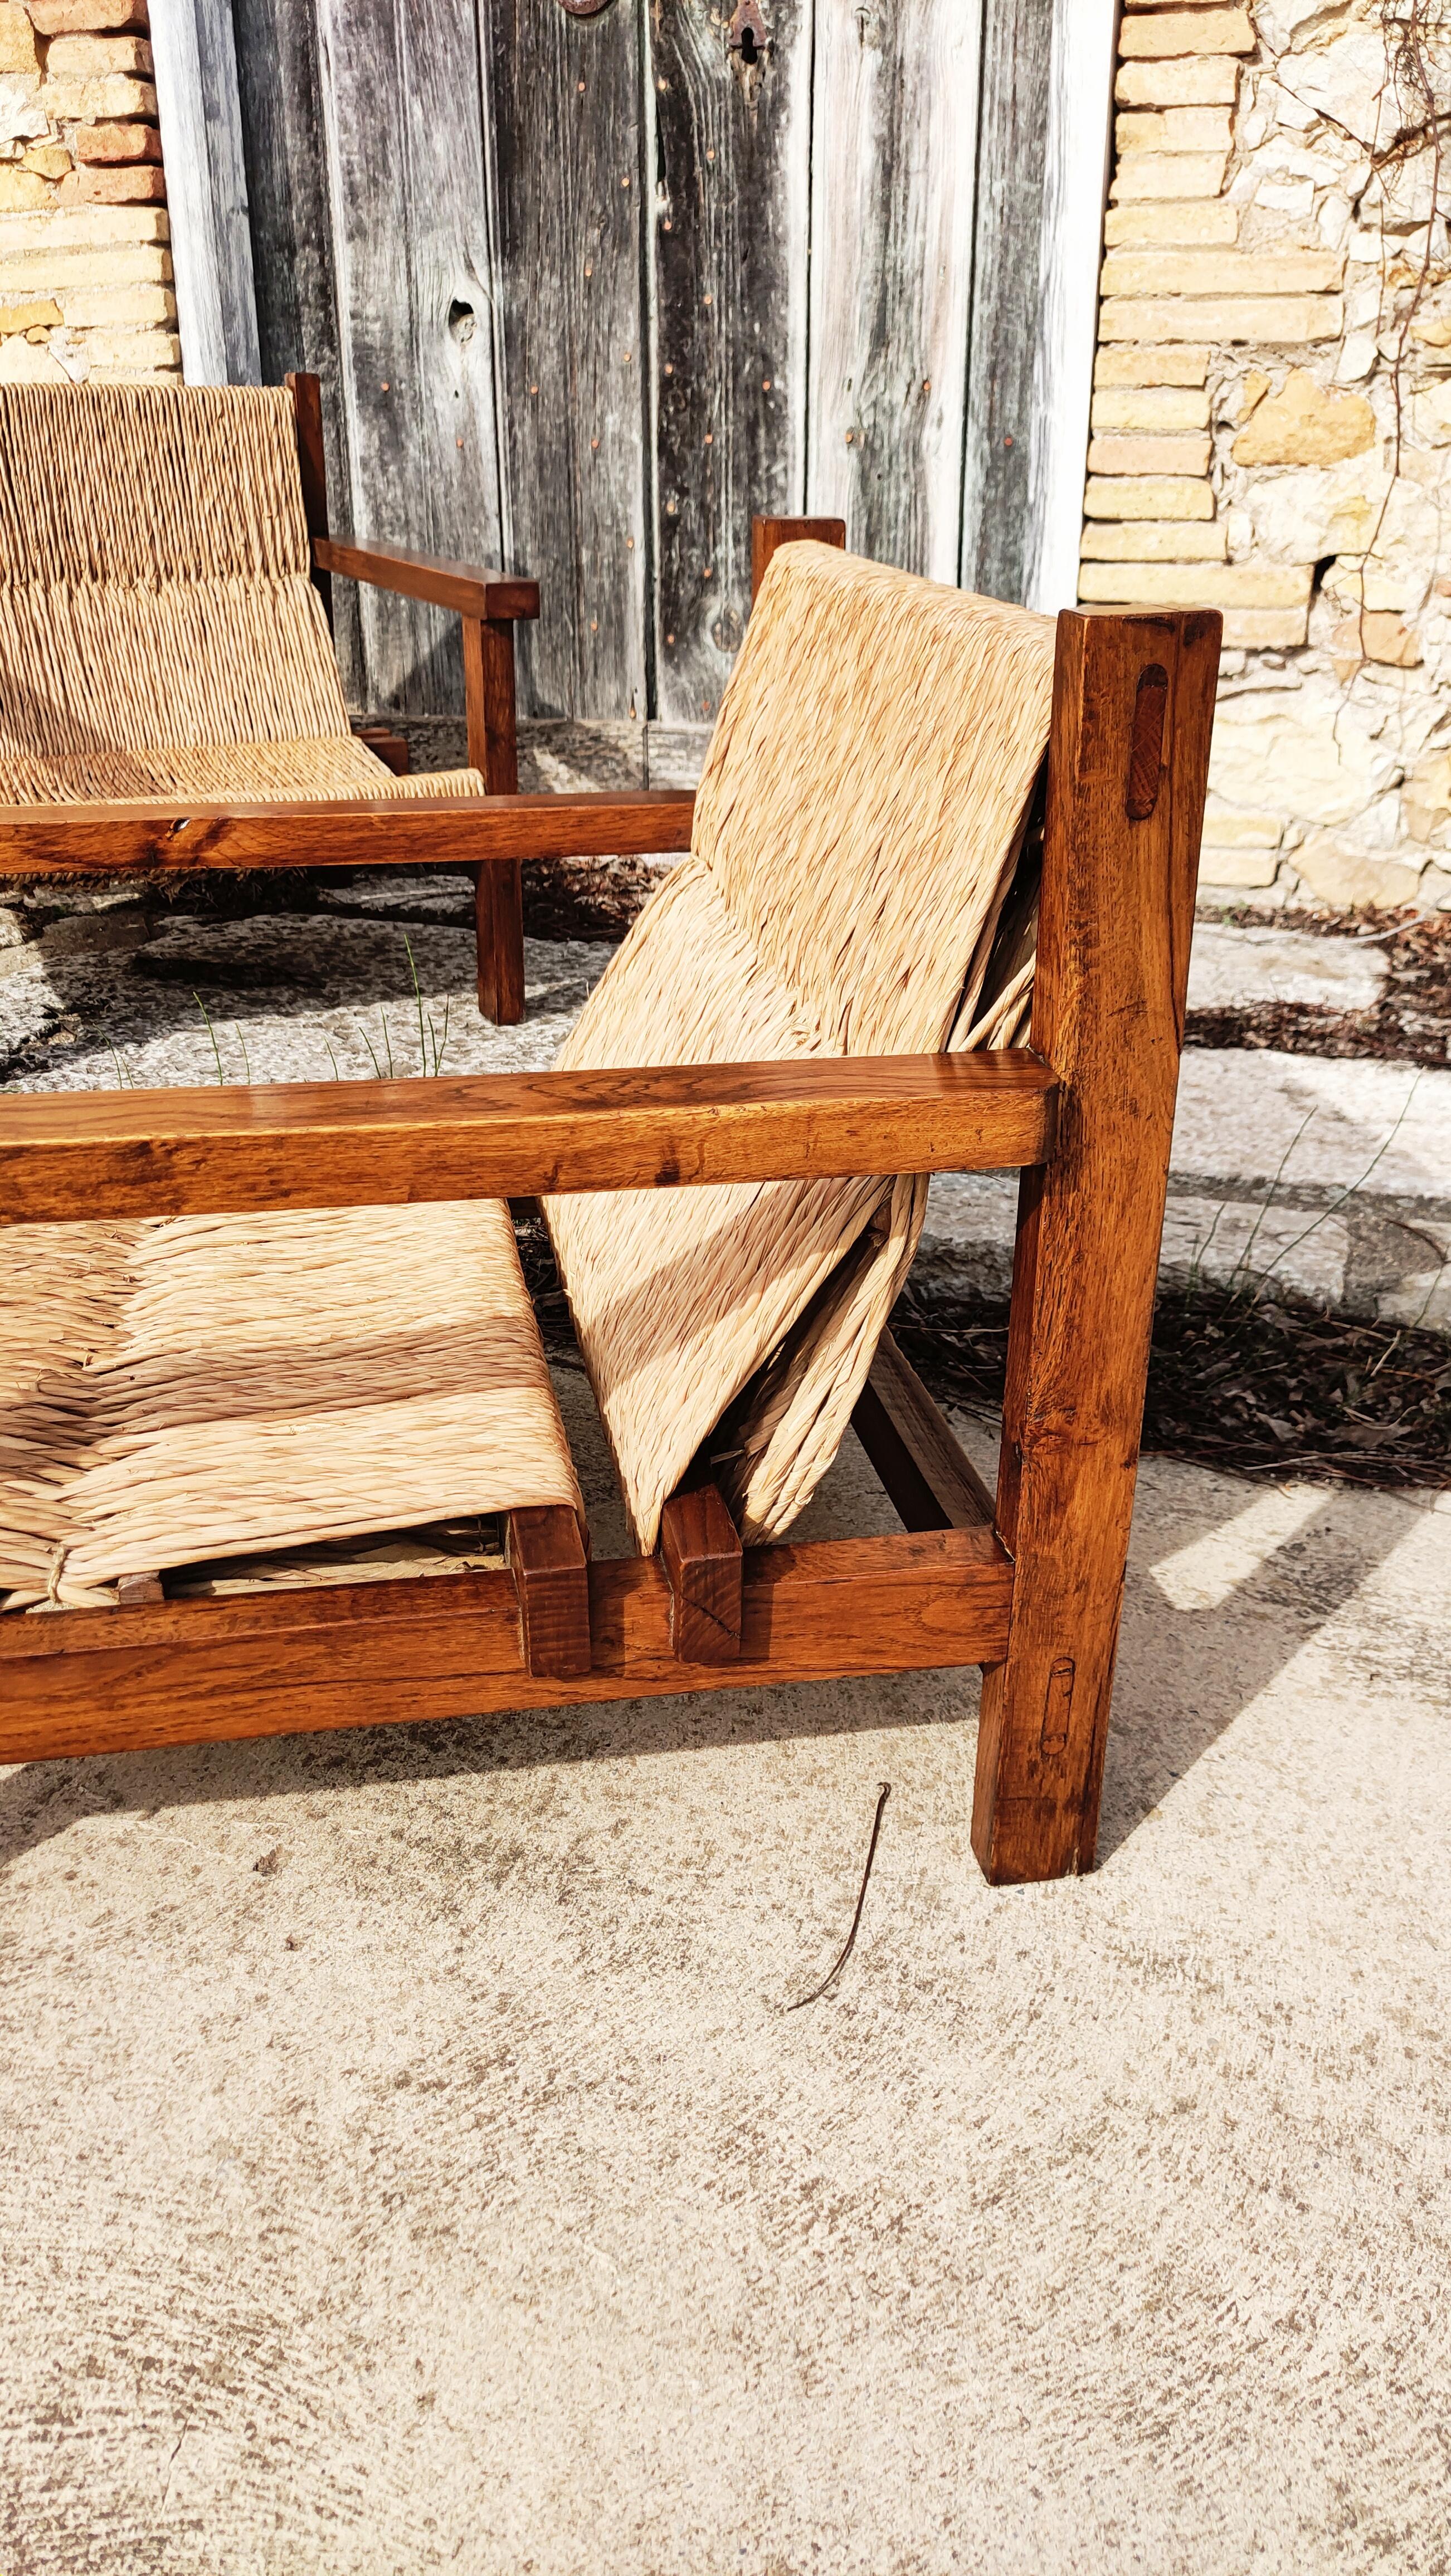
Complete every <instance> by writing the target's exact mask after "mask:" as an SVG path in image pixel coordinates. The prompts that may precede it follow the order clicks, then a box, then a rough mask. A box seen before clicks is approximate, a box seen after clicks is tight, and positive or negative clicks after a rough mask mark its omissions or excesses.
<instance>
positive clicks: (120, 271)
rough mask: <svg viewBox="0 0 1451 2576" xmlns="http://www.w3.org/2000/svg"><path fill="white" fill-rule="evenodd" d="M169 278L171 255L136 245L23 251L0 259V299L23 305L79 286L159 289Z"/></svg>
mask: <svg viewBox="0 0 1451 2576" xmlns="http://www.w3.org/2000/svg"><path fill="white" fill-rule="evenodd" d="M170 276H171V253H170V251H169V250H163V249H161V248H160V246H159V245H158V246H157V247H155V248H153V247H152V246H151V245H150V244H148V243H144V242H138V243H136V244H135V245H134V246H130V247H127V248H125V249H121V250H109V251H99V250H58V251H53V252H52V253H50V254H49V256H47V254H46V253H45V252H44V251H26V252H24V253H23V254H22V256H21V257H20V258H19V259H3V258H0V300H3V301H4V302H6V303H12V304H19V303H23V302H24V300H25V299H26V297H27V296H31V295H36V294H42V293H44V292H45V291H46V290H47V289H49V290H50V292H51V293H52V294H54V295H57V296H63V295H66V294H67V293H68V292H70V291H71V290H73V289H75V288H78V287H83V286H152V285H155V286H161V285H165V284H166V283H167V281H168V280H169V279H170Z"/></svg>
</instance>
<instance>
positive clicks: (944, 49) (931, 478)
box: [806, 0, 980, 582]
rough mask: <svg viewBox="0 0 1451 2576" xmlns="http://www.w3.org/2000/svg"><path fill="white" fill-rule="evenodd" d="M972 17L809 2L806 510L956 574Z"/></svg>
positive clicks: (946, 576)
mask: <svg viewBox="0 0 1451 2576" xmlns="http://www.w3.org/2000/svg"><path fill="white" fill-rule="evenodd" d="M979 15H980V13H979V11H978V10H977V9H975V8H972V7H970V6H968V5H967V0H818V5H817V15H816V83H815V88H816V98H815V117H814V123H813V137H812V214H811V245H812V256H811V270H812V275H811V412H810V419H811V453H810V467H809V473H808V489H807V504H806V506H807V508H808V509H809V510H813V511H823V512H829V513H831V514H834V515H840V516H841V517H843V518H844V519H845V520H846V523H847V543H848V544H849V545H850V546H851V547H852V548H853V549H854V550H855V551H856V552H858V553H862V554H869V555H874V556H876V557H878V558H879V559H880V560H881V561H883V562H886V563H894V564H901V565H903V566H904V567H905V568H906V569H907V570H909V571H911V572H922V573H928V574H930V575H932V576H933V578H934V579H937V580H940V581H951V582H955V581H956V579H957V576H958V560H959V536H960V528H961V515H962V440H963V395H964V384H965V378H966V371H967V346H968V313H969V305H970V300H971V293H972V222H973V163H974V157H975V153H976V139H977V92H978V49H979Z"/></svg>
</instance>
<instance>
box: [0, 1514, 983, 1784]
mask: <svg viewBox="0 0 1451 2576" xmlns="http://www.w3.org/2000/svg"><path fill="white" fill-rule="evenodd" d="M1012 1582H1013V1576H1012V1568H1011V1567H1010V1566H1009V1565H1007V1564H1006V1562H1005V1561H1004V1559H1003V1556H1002V1552H1001V1550H1000V1549H999V1548H997V1546H996V1544H995V1542H994V1541H993V1540H992V1539H991V1537H990V1536H989V1535H988V1533H987V1532H985V1531H981V1530H929V1531H923V1532H921V1533H918V1534H912V1535H908V1534H903V1535H902V1536H899V1537H895V1538H877V1539H872V1538H868V1539H840V1540H831V1541H827V1542H825V1543H821V1544H817V1545H807V1546H799V1547H772V1548H760V1549H754V1548H753V1549H748V1550H747V1552H746V1558H745V1567H744V1582H743V1590H742V1620H741V1654H740V1659H739V1661H738V1662H735V1663H729V1664H682V1663H681V1662H680V1661H679V1660H678V1658H677V1657H676V1655H675V1652H674V1649H673V1647H672V1645H671V1642H670V1585H669V1582H668V1580H667V1578H666V1574H665V1569H664V1567H663V1566H662V1565H661V1563H660V1560H659V1558H658V1557H643V1558H642V1557H630V1558H619V1559H611V1560H608V1561H606V1562H604V1563H602V1564H598V1565H593V1566H591V1568H590V1571H589V1591H590V1629H591V1635H592V1639H593V1661H592V1664H591V1669H590V1670H589V1672H588V1673H584V1674H578V1675H574V1676H571V1677H569V1678H568V1679H567V1680H564V1681H561V1680H557V1679H555V1678H553V1677H552V1676H549V1675H542V1674H533V1673H530V1672H528V1671H526V1669H525V1666H524V1660H523V1655H522V1652H521V1647H520V1639H519V1621H518V1613H517V1609H516V1602H515V1589H514V1580H513V1577H512V1575H510V1574H508V1573H499V1574H491V1573H471V1572H470V1573H459V1574H456V1575H440V1576H435V1577H432V1578H428V1579H418V1578H415V1579H414V1580H412V1581H409V1582H399V1583H366V1584H356V1585H339V1586H337V1587H331V1586H329V1587H323V1588H319V1589H318V1590H316V1591H307V1592H295V1591H289V1592H276V1593H250V1594H247V1595H245V1596H243V1597H240V1598H237V1597H234V1598H232V1599H230V1600H223V1601H172V1602H165V1603H162V1604H159V1605H157V1606H156V1607H154V1608H147V1609H138V1610H69V1611H59V1612H55V1613H52V1614H49V1615H47V1616H45V1617H41V1618H28V1617H24V1616H17V1617H13V1618H8V1619H0V1762H36V1761H46V1760H52V1761H53V1760H58V1759H61V1758H64V1757H68V1756H72V1755H76V1754H87V1753H115V1752H123V1751H128V1750H135V1749H138V1748H140V1747H142V1746H146V1745H163V1744H197V1743H205V1742H214V1741H218V1740H220V1741H224V1742H225V1741H228V1740H231V1739H234V1738H238V1737H244V1736H255V1735H283V1734H291V1733H294V1732H296V1731H297V1730H298V1729H305V1728H326V1727H344V1726H380V1725H396V1724H399V1723H402V1722H407V1721H416V1720H420V1719H425V1718H432V1719H437V1718H461V1717H483V1716H489V1715H493V1714H496V1713H497V1712H499V1711H501V1710H505V1709H517V1708H548V1707H554V1706H558V1705H559V1704H560V1703H561V1702H568V1703H578V1702H600V1701H608V1700H616V1699H632V1698H636V1697H651V1698H653V1697H660V1696H667V1695H672V1694H674V1693H677V1692H681V1691H700V1690H721V1689H732V1690H734V1689H750V1688H753V1687H763V1688H764V1687H769V1686H770V1685H771V1684H773V1683H777V1682H793V1681H820V1680H827V1679H830V1678H832V1677H834V1676H836V1675H839V1674H846V1673H883V1672H907V1671H915V1670H933V1669H936V1668H938V1667H946V1666H951V1665H963V1664H975V1663H982V1662H984V1661H987V1660H991V1659H993V1658H995V1657H998V1656H1000V1655H1001V1654H1002V1651H1003V1647H1004V1643H1005V1640H1006V1636H1007V1623H1008V1605H1009V1601H1010V1598H1011V1593H1012Z"/></svg>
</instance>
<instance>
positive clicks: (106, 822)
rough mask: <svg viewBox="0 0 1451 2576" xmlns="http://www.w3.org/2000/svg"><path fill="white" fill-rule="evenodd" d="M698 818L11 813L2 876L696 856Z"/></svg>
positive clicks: (396, 805) (635, 811)
mask: <svg viewBox="0 0 1451 2576" xmlns="http://www.w3.org/2000/svg"><path fill="white" fill-rule="evenodd" d="M694 815H695V798H694V796H693V795H692V794H690V793H689V792H688V791H685V790H680V789H675V788H669V789H664V788H662V789H657V790H650V789H640V790H631V791H630V793H628V794H614V793H610V792H605V791H601V792H598V793H596V792H593V791H591V792H590V793H588V794H579V795H575V794H568V795H560V796H510V797H502V796H501V797H500V798H498V799H497V801H496V800H494V799H493V798H485V797H481V796H437V797H427V798H416V799H410V800H409V801H408V802H407V803H406V804H405V803H403V802H402V801H401V800H395V799H393V798H390V797H389V796H387V795H380V796H377V797H369V798H366V799H362V800H360V801H359V802H358V803H356V804H351V803H349V804H345V805H340V804H336V803H328V804H322V803H313V802H309V801H306V800H300V801H299V802H298V803H296V804H271V805H243V804H227V805H204V804H194V803H182V802H180V801H177V800H169V801H168V800H158V801H156V802H153V803H147V804H134V805H80V804H76V805H9V806H5V807H0V875H5V876H21V877H23V876H55V875H67V876H87V875H92V876H119V875H122V874H129V873H130V872H131V871H133V870H137V869H146V870H158V871H170V870H173V869H176V870H184V869H188V868H302V867H305V868H356V867H381V866H390V867H401V866H407V865H409V864H410V863H414V864H417V865H420V866H425V867H444V866H448V865H450V864H454V865H460V864H463V865H469V866H474V867H477V866H479V865H480V864H481V863H482V862H483V861H484V860H485V859H497V860H507V859H567V858H596V857H601V856H609V855H614V856H619V857H626V856H630V855H633V854H637V853H640V852H644V851H651V850H688V849H689V847H690V834H691V826H692V823H693V821H694Z"/></svg>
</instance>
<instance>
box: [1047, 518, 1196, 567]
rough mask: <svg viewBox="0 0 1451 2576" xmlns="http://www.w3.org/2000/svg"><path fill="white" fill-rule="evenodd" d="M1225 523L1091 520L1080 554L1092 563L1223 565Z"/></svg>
mask: <svg viewBox="0 0 1451 2576" xmlns="http://www.w3.org/2000/svg"><path fill="white" fill-rule="evenodd" d="M1228 550H1229V530H1228V528H1227V527H1226V525H1225V523H1224V521H1223V519H1209V520H1204V519H1090V520H1089V522H1088V524H1087V526H1086V527H1085V529H1084V531H1083V542H1082V544H1081V546H1080V547H1079V552H1080V554H1081V555H1082V556H1083V558H1084V561H1085V562H1092V563H1223V561H1224V558H1225V555H1226V553H1227V552H1228Z"/></svg>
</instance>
